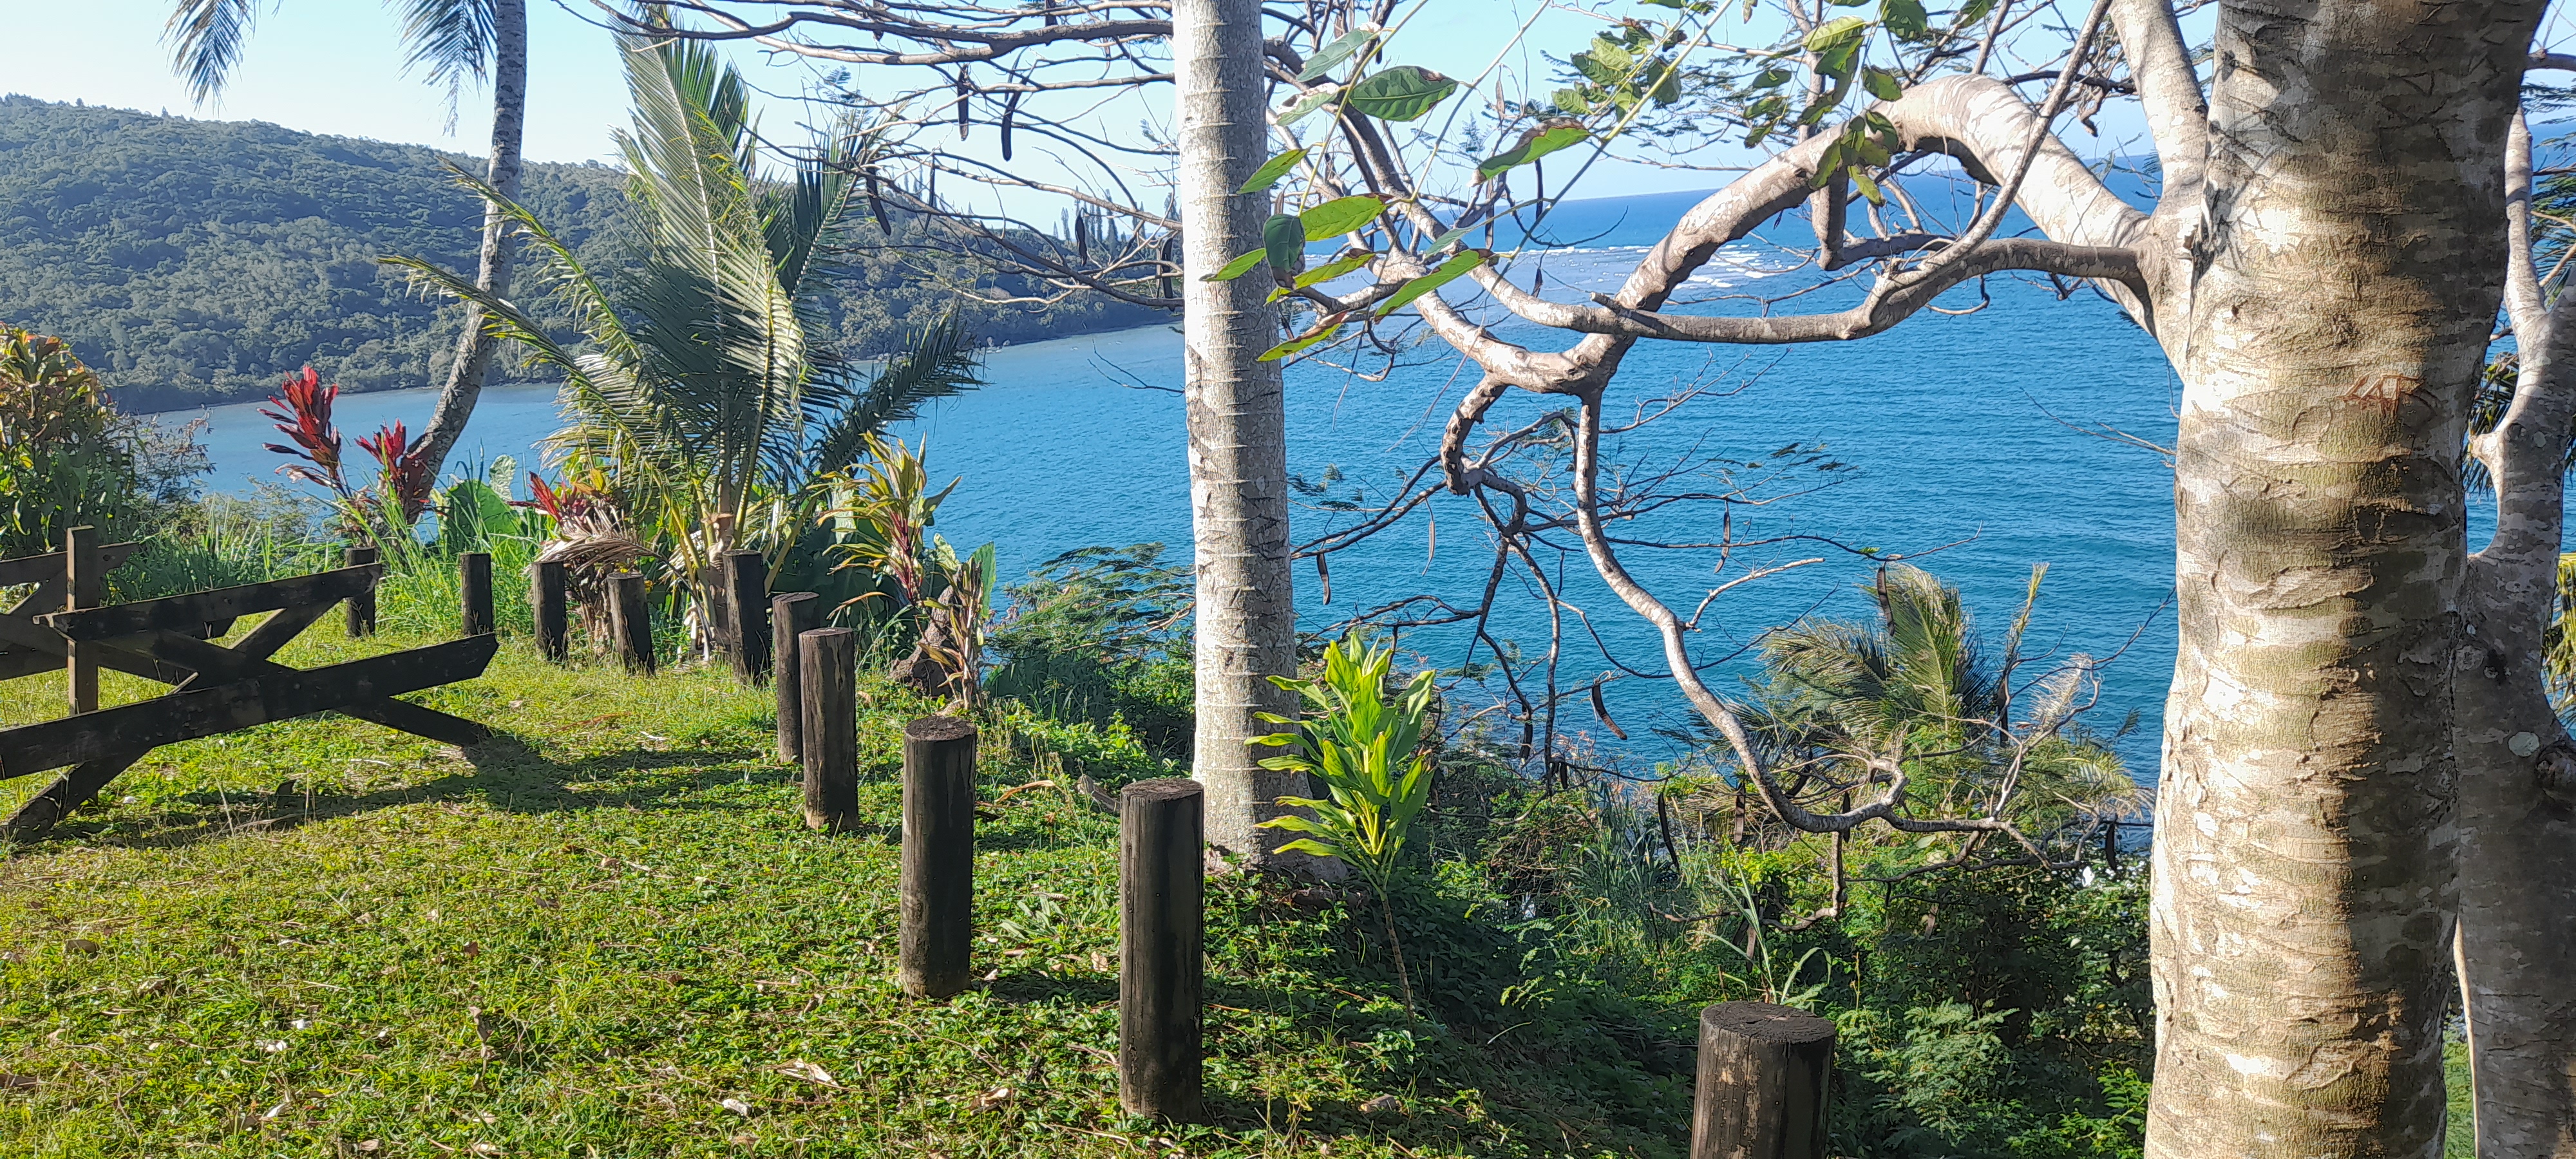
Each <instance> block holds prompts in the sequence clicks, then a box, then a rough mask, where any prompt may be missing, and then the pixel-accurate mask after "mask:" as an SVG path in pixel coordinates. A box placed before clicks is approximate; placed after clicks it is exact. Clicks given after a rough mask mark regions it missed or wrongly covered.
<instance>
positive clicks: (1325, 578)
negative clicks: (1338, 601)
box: [1315, 555, 1333, 604]
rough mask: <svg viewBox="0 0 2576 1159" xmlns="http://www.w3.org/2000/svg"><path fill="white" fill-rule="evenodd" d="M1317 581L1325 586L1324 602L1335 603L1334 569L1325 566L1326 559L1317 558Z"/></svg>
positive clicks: (1319, 556)
mask: <svg viewBox="0 0 2576 1159" xmlns="http://www.w3.org/2000/svg"><path fill="white" fill-rule="evenodd" d="M1315 581H1316V582H1317V583H1320V584H1322V585H1324V602H1325V603H1327V604H1329V603H1332V602H1333V569H1331V568H1329V567H1326V566H1324V557H1323V556H1321V555H1318V556H1316V557H1315Z"/></svg>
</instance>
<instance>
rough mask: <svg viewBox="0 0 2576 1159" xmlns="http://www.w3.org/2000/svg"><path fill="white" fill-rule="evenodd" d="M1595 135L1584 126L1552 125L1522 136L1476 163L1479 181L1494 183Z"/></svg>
mask: <svg viewBox="0 0 2576 1159" xmlns="http://www.w3.org/2000/svg"><path fill="white" fill-rule="evenodd" d="M1591 136H1592V134H1591V133H1590V132H1588V131H1586V130H1585V129H1584V127H1583V126H1581V125H1549V126H1546V127H1544V128H1538V129H1532V130H1530V131H1529V132H1526V133H1523V134H1521V139H1520V143H1519V144H1517V145H1514V146H1512V147H1511V148H1509V149H1505V150H1503V151H1502V152H1500V153H1496V154H1494V155H1493V156H1491V157H1487V158H1485V159H1484V160H1483V161H1480V162H1478V163H1477V164H1476V179H1477V180H1479V181H1491V180H1493V179H1494V178H1496V177H1498V176H1500V175H1502V174H1503V173H1504V172H1505V171H1507V170H1510V169H1514V168H1517V167H1519V166H1522V165H1527V164H1529V163H1530V162H1532V161H1536V160H1538V159H1539V158H1541V157H1545V156H1547V155H1548V154H1550V153H1553V152H1556V151H1557V150H1559V149H1564V148H1569V147H1571V146H1574V145H1578V144H1581V143H1582V142H1584V141H1585V140H1587V139H1589V138H1590V137H1591Z"/></svg>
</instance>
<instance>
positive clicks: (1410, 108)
mask: <svg viewBox="0 0 2576 1159" xmlns="http://www.w3.org/2000/svg"><path fill="white" fill-rule="evenodd" d="M1457 91H1458V82H1456V81H1454V80H1451V79H1449V78H1448V77H1445V76H1442V75H1440V74H1439V73H1436V72H1433V71H1431V70H1430V69H1427V68H1424V67H1422V66H1420V65H1415V64H1399V65H1397V66H1395V67H1394V68H1390V69H1387V70H1386V71H1384V72H1381V73H1377V74H1376V75H1373V76H1371V77H1369V78H1368V79H1367V80H1364V81H1361V82H1360V83H1358V84H1357V85H1354V86H1352V88H1351V101H1350V104H1351V108H1352V109H1353V110H1355V111H1358V112H1361V113H1365V114H1367V115H1369V116H1372V117H1376V118H1377V119H1379V120H1381V121H1411V120H1415V119H1418V118H1420V117H1421V116H1422V115H1423V114H1424V113H1428V112H1430V111H1431V110H1432V109H1433V108H1436V107H1438V105H1439V104H1440V102H1442V101H1445V100H1448V99H1449V94H1451V93H1454V92H1457Z"/></svg>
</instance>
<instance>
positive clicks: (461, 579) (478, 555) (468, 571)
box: [456, 551, 499, 636]
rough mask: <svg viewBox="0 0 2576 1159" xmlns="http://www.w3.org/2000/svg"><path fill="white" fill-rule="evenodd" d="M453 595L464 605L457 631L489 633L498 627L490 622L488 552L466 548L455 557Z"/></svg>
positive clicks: (462, 633)
mask: <svg viewBox="0 0 2576 1159" xmlns="http://www.w3.org/2000/svg"><path fill="white" fill-rule="evenodd" d="M456 596H457V602H458V604H460V605H462V607H463V612H462V613H461V614H460V615H459V616H458V619H459V621H460V622H459V623H458V625H457V627H458V628H459V630H460V631H459V634H461V635H466V636H489V635H491V634H492V633H494V632H496V631H498V630H499V629H498V628H497V627H495V626H494V624H493V621H492V553H491V552H488V551H469V552H466V553H465V554H463V555H460V556H457V557H456Z"/></svg>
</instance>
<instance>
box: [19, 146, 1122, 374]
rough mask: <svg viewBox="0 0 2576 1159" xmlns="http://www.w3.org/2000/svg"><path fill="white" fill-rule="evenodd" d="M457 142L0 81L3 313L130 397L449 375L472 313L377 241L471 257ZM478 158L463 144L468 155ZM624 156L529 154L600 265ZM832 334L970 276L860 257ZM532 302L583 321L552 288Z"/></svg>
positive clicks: (905, 310) (904, 323)
mask: <svg viewBox="0 0 2576 1159" xmlns="http://www.w3.org/2000/svg"><path fill="white" fill-rule="evenodd" d="M450 159H451V158H450V157H449V155H447V154H444V153H441V152H440V151H438V150H435V149H430V148H426V147H423V146H416V145H396V144H387V143H384V142H380V141H368V140H359V139H354V138H347V137H322V136H315V135H312V134H307V133H298V132H294V131H292V130H288V129H283V128H280V127H278V126H275V125H270V124H265V123H261V122H227V121H196V120H189V119H186V118H180V117H164V116H153V115H151V114H147V113H137V112H132V111H127V110H120V109H109V108H94V107H82V106H76V105H62V104H53V103H50V102H45V101H38V100H33V99H30V98H27V97H21V96H14V95H13V96H7V97H0V318H5V319H7V320H9V321H11V322H14V323H16V324H18V325H22V326H26V327H29V328H31V329H33V330H36V331H38V332H40V333H50V334H58V335H61V336H62V337H63V338H65V339H66V340H68V341H69V342H70V343H71V344H72V348H73V350H74V352H75V353H77V354H78V355H79V356H80V358H81V360H82V361H84V362H87V363H88V364H89V365H91V366H92V367H95V368H97V369H98V370H99V372H100V374H101V375H102V376H103V377H104V378H105V379H106V382H107V384H108V386H109V388H110V389H111V390H112V391H113V392H114V393H115V395H116V397H117V398H118V400H119V402H120V404H121V405H122V406H123V407H124V408H125V409H127V410H129V411H134V410H162V409H170V408H175V407H183V406H195V405H199V404H202V403H211V402H223V401H231V400H236V399H241V398H244V397H252V396H256V395H259V394H262V393H264V392H266V391H269V390H271V389H274V388H275V386H276V384H277V381H278V379H279V378H280V377H281V376H282V375H284V374H285V373H287V372H289V371H292V370H294V369H295V368H297V367H299V366H304V365H307V364H310V365H312V366H314V367H315V368H317V369H318V370H320V371H321V372H322V374H323V375H324V376H326V377H328V378H331V379H333V380H336V381H338V382H339V383H340V384H341V385H342V387H343V388H344V389H347V390H350V391H369V390H393V389H400V388H404V387H426V386H434V385H436V384H437V383H438V382H439V381H441V380H442V377H443V376H444V374H445V372H446V363H447V360H448V359H449V358H450V357H452V356H453V353H454V348H455V339H456V328H457V327H458V326H459V325H460V324H461V321H462V317H463V312H462V311H461V310H460V309H459V308H458V307H456V306H454V305H452V304H448V303H445V302H439V301H432V300H429V299H426V298H423V297H421V296H420V295H418V294H415V293H414V292H412V291H411V290H410V289H409V288H407V286H406V285H405V283H404V279H403V278H402V276H401V275H400V274H399V272H397V271H391V270H386V269H383V268H381V267H379V266H378V265H377V263H376V259H377V257H378V256H380V255H383V254H388V253H406V254H414V255H418V256H422V257H426V258H429V259H430V260H433V261H436V262H439V263H441V264H443V265H446V266H447V267H448V268H451V269H461V270H470V269H471V268H472V262H473V247H474V245H475V242H476V236H477V231H478V230H479V228H480V226H481V210H480V207H479V205H478V204H477V203H476V202H475V200H474V198H473V196H472V195H471V194H470V193H468V192H466V191H465V190H463V189H461V188H459V187H458V186H457V185H456V184H455V183H454V181H453V180H452V178H451V176H450V175H449V173H448V172H447V170H446V168H445V166H444V164H443V163H444V162H446V161H448V160H450ZM459 160H462V159H459ZM624 182H625V176H624V174H622V173H620V172H619V171H617V170H615V169H612V168H609V167H607V166H603V165H597V164H581V165H564V164H541V165H531V166H529V167H528V175H527V187H526V191H525V201H526V203H527V205H528V207H529V208H530V209H532V210H534V211H535V212H536V213H537V215H538V216H539V217H540V218H541V219H542V220H544V221H546V222H547V223H548V225H549V226H550V227H551V228H553V229H554V230H555V232H556V234H557V236H558V237H560V238H562V239H563V240H564V241H566V242H568V243H570V244H572V245H573V246H575V247H576V248H577V249H579V250H580V251H581V253H582V255H583V258H584V261H585V262H586V263H587V264H589V265H591V266H592V267H593V268H597V269H608V270H614V269H617V268H620V267H621V266H623V265H624V264H625V262H624V260H623V249H624V245H625V243H624V241H623V238H624V235H625V229H626V220H625V196H624V192H623V187H624ZM848 261H849V268H848V270H847V271H846V272H845V273H843V274H842V275H841V276H840V278H839V279H838V282H837V285H836V286H835V292H834V293H833V294H831V295H829V297H828V298H827V300H826V304H825V314H826V317H827V318H828V320H829V323H830V330H829V332H828V333H827V334H826V335H825V336H824V337H825V339H826V341H828V342H830V343H832V344H834V345H837V346H838V347H839V348H840V349H841V350H842V351H843V352H844V353H846V354H849V355H853V356H865V355H871V354H876V353H880V352H883V351H887V350H891V349H895V348H898V347H900V346H901V345H902V344H903V340H904V336H905V335H906V334H907V333H908V332H910V331H912V330H915V329H918V328H919V327H920V326H922V325H924V324H927V323H928V322H930V321H932V320H933V319H935V318H936V317H937V316H938V315H939V314H940V313H941V312H942V311H944V310H946V309H948V308H950V307H952V306H954V305H955V304H956V302H957V297H956V296H955V294H954V293H953V292H952V290H953V288H954V287H953V286H951V285H945V284H939V283H938V282H937V281H936V280H929V279H924V278H923V277H922V271H920V270H918V269H914V268H902V269H899V268H898V266H897V264H896V259H895V258H894V257H893V256H892V255H890V254H878V253H860V254H854V255H850V256H849V259H848ZM525 304H526V305H527V306H528V307H529V308H530V310H531V311H532V312H533V313H534V314H535V315H536V316H537V317H538V318H539V319H540V320H542V321H544V322H546V323H547V324H548V325H549V326H550V327H556V328H560V329H561V330H562V331H563V332H564V334H565V336H566V337H570V325H569V323H570V318H569V316H567V315H565V314H564V313H563V312H562V311H561V310H560V309H559V308H557V307H555V306H554V305H553V304H552V303H547V302H540V301H531V302H528V303H525ZM1156 317H1158V315H1154V314H1151V313H1149V312H1146V311H1142V310H1136V309H1132V308H1126V307H1120V306H1116V305H1110V304H1102V303H1097V302H1094V303H1079V304H1067V305H1061V306H1057V307H1053V308H1050V309H1048V310H1044V311H1026V310H1020V309H1015V308H998V307H996V308H978V309H973V310H970V311H969V312H968V314H967V317H966V321H967V324H968V326H969V328H970V329H971V331H972V332H973V333H975V334H976V335H977V336H979V337H981V338H986V339H990V340H993V341H999V342H1014V341H1025V340H1031V339H1036V338H1043V337H1050V336H1055V335H1060V334H1068V333H1078V332H1081V331H1084V330H1089V329H1099V328H1105V327H1109V326H1119V325H1133V324H1137V323H1141V322H1148V321H1152V320H1154V319H1155V318H1156Z"/></svg>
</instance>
